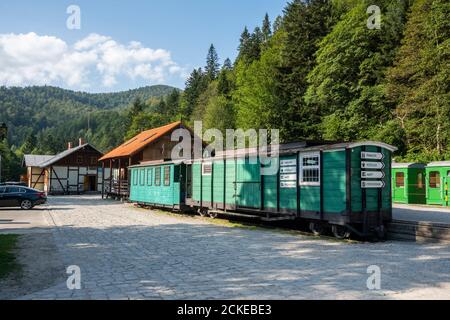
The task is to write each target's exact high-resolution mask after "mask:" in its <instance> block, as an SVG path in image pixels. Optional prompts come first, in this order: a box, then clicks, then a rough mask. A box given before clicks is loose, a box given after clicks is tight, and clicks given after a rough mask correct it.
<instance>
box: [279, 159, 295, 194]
mask: <svg viewBox="0 0 450 320" xmlns="http://www.w3.org/2000/svg"><path fill="white" fill-rule="evenodd" d="M296 187H297V160H296V159H292V160H281V161H280V188H282V189H293V188H296Z"/></svg>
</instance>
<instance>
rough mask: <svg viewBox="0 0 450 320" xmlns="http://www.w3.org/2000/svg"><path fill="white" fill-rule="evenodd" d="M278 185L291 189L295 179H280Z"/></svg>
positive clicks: (293, 186) (294, 185) (294, 184)
mask: <svg viewBox="0 0 450 320" xmlns="http://www.w3.org/2000/svg"><path fill="white" fill-rule="evenodd" d="M280 187H281V188H284V189H293V188H295V187H296V182H295V181H282V182H280Z"/></svg>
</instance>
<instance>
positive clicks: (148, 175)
mask: <svg viewBox="0 0 450 320" xmlns="http://www.w3.org/2000/svg"><path fill="white" fill-rule="evenodd" d="M152 171H153V169H147V185H148V186H151V185H152V182H153V180H152Z"/></svg>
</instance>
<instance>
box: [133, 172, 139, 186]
mask: <svg viewBox="0 0 450 320" xmlns="http://www.w3.org/2000/svg"><path fill="white" fill-rule="evenodd" d="M133 185H135V186H137V185H138V171H137V170H134V171H133Z"/></svg>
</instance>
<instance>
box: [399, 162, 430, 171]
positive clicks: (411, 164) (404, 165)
mask: <svg viewBox="0 0 450 320" xmlns="http://www.w3.org/2000/svg"><path fill="white" fill-rule="evenodd" d="M425 167H426V164H424V163H415V162H409V163H401V162H393V163H392V169H405V168H418V169H423V168H425Z"/></svg>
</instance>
